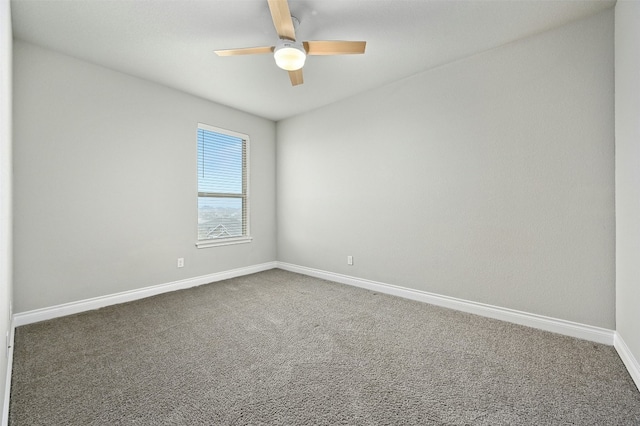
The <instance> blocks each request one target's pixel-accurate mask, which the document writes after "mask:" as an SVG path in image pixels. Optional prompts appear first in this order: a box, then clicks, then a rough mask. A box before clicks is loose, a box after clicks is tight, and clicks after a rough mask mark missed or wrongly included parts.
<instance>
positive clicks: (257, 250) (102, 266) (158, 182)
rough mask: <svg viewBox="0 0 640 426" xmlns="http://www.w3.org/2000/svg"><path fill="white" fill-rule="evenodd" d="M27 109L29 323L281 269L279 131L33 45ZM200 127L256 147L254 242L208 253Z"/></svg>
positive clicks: (24, 100)
mask: <svg viewBox="0 0 640 426" xmlns="http://www.w3.org/2000/svg"><path fill="white" fill-rule="evenodd" d="M211 78H212V79H213V78H215V76H212V77H211ZM14 100H15V102H14V103H15V105H14V141H15V144H14V148H15V156H14V170H15V186H14V194H15V201H14V203H15V218H14V232H15V247H14V266H15V271H14V273H15V277H14V279H15V286H14V288H15V294H14V303H15V311H16V312H24V311H28V310H32V309H36V308H42V307H49V306H53V305H57V304H61V303H65V302H71V301H77V300H83V299H87V298H91V297H95V296H101V295H109V294H113V293H117V292H122V291H126V290H132V289H138V288H142V287H146V286H151V285H157V284H164V283H168V282H172V281H176V280H180V279H184V278H190V277H196V276H201V275H206V274H210V273H214V272H219V271H226V270H230V269H234V268H240V267H245V266H250V265H256V264H260V263H264V262H271V261H275V260H276V242H275V124H274V123H273V122H272V121H269V120H265V119H262V118H258V117H255V116H252V115H249V114H247V113H243V112H240V111H237V110H233V109H230V108H228V107H224V106H221V105H216V104H213V103H211V102H208V101H205V100H202V99H199V98H196V97H193V96H189V95H186V94H183V93H180V92H177V91H174V90H171V89H168V88H165V87H162V86H158V85H156V84H153V83H150V82H147V81H144V80H140V79H137V78H133V77H130V76H127V75H125V74H121V73H118V72H114V71H111V70H108V69H105V68H102V67H99V66H95V65H92V64H89V63H87V62H83V61H79V60H76V59H73V58H70V57H67V56H64V55H61V54H58V53H55V52H52V51H49V50H45V49H42V48H40V47H36V46H34V45H31V44H27V43H24V42H20V41H16V43H15V44H14ZM198 122H203V123H207V124H211V125H214V126H218V127H222V128H227V129H231V130H235V131H238V132H242V133H246V134H249V136H250V137H251V144H252V145H251V166H250V167H251V188H250V190H251V196H252V199H251V232H252V235H253V237H254V240H253V242H252V243H250V244H240V245H233V246H224V247H214V248H207V249H196V247H195V242H196V222H197V205H196V194H197V187H196V183H197V182H196V126H197V123H198ZM178 257H184V258H185V263H186V266H185V267H184V268H183V269H178V268H177V267H176V260H177V258H178Z"/></svg>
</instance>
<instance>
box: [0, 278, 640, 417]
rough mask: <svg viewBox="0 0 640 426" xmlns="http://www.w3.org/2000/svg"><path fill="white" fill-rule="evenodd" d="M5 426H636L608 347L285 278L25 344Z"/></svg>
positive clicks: (104, 317) (30, 330)
mask: <svg viewBox="0 0 640 426" xmlns="http://www.w3.org/2000/svg"><path fill="white" fill-rule="evenodd" d="M13 368H14V370H13V383H12V387H11V405H10V414H9V416H10V424H11V425H13V426H18V425H83V426H84V425H217V424H220V425H261V424H269V425H340V424H343V425H565V424H572V425H609V424H611V425H640V392H638V390H637V389H636V387H635V385H634V383H633V381H632V380H631V378H630V376H629V374H628V373H627V371H626V370H625V368H624V366H623V364H622V362H621V361H620V359H619V358H618V355H617V354H616V352H615V350H614V349H613V348H612V347H609V346H605V345H599V344H594V343H591V342H587V341H582V340H578V339H573V338H569V337H564V336H560V335H556V334H552V333H547V332H543V331H539V330H534V329H530V328H527V327H521V326H517V325H513V324H509V323H505V322H501V321H497V320H492V319H487V318H482V317H478V316H474V315H470V314H465V313H460V312H456V311H452V310H448V309H444V308H439V307H436V306H430V305H427V304H422V303H419V302H414V301H410V300H405V299H400V298H395V297H391V296H387V295H383V294H379V293H375V292H371V291H367V290H362V289H358V288H354V287H349V286H345V285H341V284H335V283H331V282H327V281H323V280H318V279H315V278H310V277H306V276H303V275H298V274H294V273H290V272H286V271H282V270H278V269H274V270H271V271H266V272H262V273H259V274H254V275H249V276H245V277H240V278H235V279H231V280H227V281H222V282H218V283H213V284H209V285H206V286H201V287H197V288H193V289H189V290H183V291H179V292H174V293H169V294H164V295H160V296H156V297H152V298H149V299H145V300H140V301H136V302H131V303H127V304H122V305H118V306H112V307H108V308H104V309H99V310H97V311H92V312H87V313H83V314H78V315H73V316H69V317H65V318H59V319H55V320H52V321H46V322H41V323H38V324H32V325H28V326H23V327H19V328H18V329H17V330H16V338H15V352H14V367H13Z"/></svg>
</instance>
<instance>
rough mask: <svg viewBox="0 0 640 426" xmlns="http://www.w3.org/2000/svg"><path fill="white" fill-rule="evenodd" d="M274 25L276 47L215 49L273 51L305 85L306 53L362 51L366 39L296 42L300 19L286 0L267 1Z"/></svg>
mask: <svg viewBox="0 0 640 426" xmlns="http://www.w3.org/2000/svg"><path fill="white" fill-rule="evenodd" d="M267 3H268V4H269V11H270V12H271V18H272V19H273V25H274V26H275V27H276V32H277V33H278V37H279V38H280V40H279V41H278V43H277V44H276V46H271V47H269V46H262V47H249V48H241V49H226V50H216V51H215V52H216V54H217V55H218V56H238V55H258V54H263V53H271V52H273V57H274V59H275V60H276V65H278V67H280V68H282V69H283V70H285V71H288V72H289V79H290V80H291V85H292V86H297V85H299V84H302V83H303V82H304V81H303V77H302V67H303V66H304V63H305V60H306V59H307V55H325V56H326V55H352V54H363V53H364V49H365V47H366V44H367V43H366V42H364V41H330V40H319V41H305V42H304V43H301V42H299V41H296V29H297V28H298V24H299V21H298V19H297V18H296V17H294V16H291V12H290V10H289V3H287V0H267Z"/></svg>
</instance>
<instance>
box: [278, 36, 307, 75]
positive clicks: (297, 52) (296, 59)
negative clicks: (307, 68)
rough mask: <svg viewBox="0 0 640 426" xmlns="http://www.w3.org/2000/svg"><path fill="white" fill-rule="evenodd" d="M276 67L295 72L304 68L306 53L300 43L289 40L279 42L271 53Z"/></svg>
mask: <svg viewBox="0 0 640 426" xmlns="http://www.w3.org/2000/svg"><path fill="white" fill-rule="evenodd" d="M273 57H274V58H275V60H276V65H278V66H279V67H280V68H282V69H283V70H285V71H297V70H299V69H301V68H302V67H303V66H304V62H305V60H306V59H307V52H306V51H305V50H304V47H303V46H302V43H299V42H296V41H291V40H280V42H278V44H277V45H276V48H275V50H274V53H273Z"/></svg>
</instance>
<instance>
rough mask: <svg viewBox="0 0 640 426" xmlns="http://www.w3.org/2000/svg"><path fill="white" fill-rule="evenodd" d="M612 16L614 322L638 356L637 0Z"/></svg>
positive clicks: (639, 6)
mask: <svg viewBox="0 0 640 426" xmlns="http://www.w3.org/2000/svg"><path fill="white" fill-rule="evenodd" d="M615 17H616V30H615V31H616V34H615V39H616V43H615V44H616V47H615V56H616V76H615V81H616V125H615V126H616V328H617V331H618V333H619V334H620V336H621V337H622V339H623V340H624V341H625V343H626V344H627V346H628V347H629V349H630V350H631V352H632V353H633V356H634V357H635V359H636V360H637V361H638V362H640V3H638V2H635V1H620V0H619V1H618V3H617V4H616V10H615Z"/></svg>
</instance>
